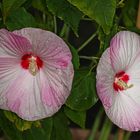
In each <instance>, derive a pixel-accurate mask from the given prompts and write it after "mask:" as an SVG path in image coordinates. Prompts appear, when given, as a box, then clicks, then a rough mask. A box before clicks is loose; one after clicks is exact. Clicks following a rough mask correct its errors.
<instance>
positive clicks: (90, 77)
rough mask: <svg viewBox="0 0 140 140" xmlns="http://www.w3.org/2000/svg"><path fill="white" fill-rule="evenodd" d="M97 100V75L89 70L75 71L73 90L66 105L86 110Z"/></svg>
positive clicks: (74, 108) (78, 109)
mask: <svg viewBox="0 0 140 140" xmlns="http://www.w3.org/2000/svg"><path fill="white" fill-rule="evenodd" d="M96 102H97V96H96V84H95V75H94V74H93V73H92V72H91V73H89V70H87V69H82V70H77V71H75V76H74V81H73V85H72V91H71V94H70V96H69V97H68V100H67V102H66V105H67V106H68V107H69V108H71V109H73V110H77V111H84V110H87V109H89V108H90V107H92V106H93V105H94V104H95V103H96Z"/></svg>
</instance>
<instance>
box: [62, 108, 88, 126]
mask: <svg viewBox="0 0 140 140" xmlns="http://www.w3.org/2000/svg"><path fill="white" fill-rule="evenodd" d="M64 112H65V114H66V116H67V117H68V118H69V119H70V120H72V121H73V122H74V123H76V124H78V125H79V126H80V127H82V128H85V121H86V111H75V110H72V109H70V108H68V107H65V108H64Z"/></svg>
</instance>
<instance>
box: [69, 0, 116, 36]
mask: <svg viewBox="0 0 140 140" xmlns="http://www.w3.org/2000/svg"><path fill="white" fill-rule="evenodd" d="M67 1H69V2H70V3H71V4H73V5H74V6H76V7H77V8H78V9H79V10H81V11H82V12H83V13H84V14H85V15H87V16H89V17H90V18H91V19H93V20H95V21H96V22H97V23H98V24H99V25H101V26H102V28H103V30H104V32H105V33H106V34H109V32H110V28H111V26H112V24H113V18H114V15H115V9H116V0H67Z"/></svg>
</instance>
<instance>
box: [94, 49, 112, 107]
mask: <svg viewBox="0 0 140 140" xmlns="http://www.w3.org/2000/svg"><path fill="white" fill-rule="evenodd" d="M96 79H97V85H96V86H97V92H98V95H99V97H100V99H101V101H102V103H103V104H104V106H105V107H107V108H108V107H110V106H111V105H112V98H113V96H114V89H113V81H114V72H113V70H112V67H111V62H110V50H109V49H107V50H106V51H105V52H104V53H103V55H102V57H101V59H100V61H99V64H98V67H97V77H96Z"/></svg>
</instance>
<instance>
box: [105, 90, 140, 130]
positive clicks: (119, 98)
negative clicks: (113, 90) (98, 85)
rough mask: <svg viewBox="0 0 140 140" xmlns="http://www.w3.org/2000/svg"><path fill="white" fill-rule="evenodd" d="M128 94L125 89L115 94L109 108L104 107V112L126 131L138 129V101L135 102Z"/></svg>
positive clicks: (139, 104)
mask: <svg viewBox="0 0 140 140" xmlns="http://www.w3.org/2000/svg"><path fill="white" fill-rule="evenodd" d="M133 93H134V92H130V94H133ZM137 93H138V91H137ZM130 94H129V93H128V91H127V90H126V91H121V93H119V94H117V95H116V97H115V98H114V100H113V104H112V106H111V108H109V109H106V113H107V115H108V117H109V118H110V119H111V120H112V121H113V122H114V123H115V124H116V125H118V126H119V127H121V128H123V129H125V130H128V131H138V130H140V119H139V116H140V102H139V103H137V102H136V101H135V100H134V99H133V98H131V96H129V95H130ZM139 100H140V99H139Z"/></svg>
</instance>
